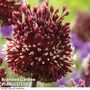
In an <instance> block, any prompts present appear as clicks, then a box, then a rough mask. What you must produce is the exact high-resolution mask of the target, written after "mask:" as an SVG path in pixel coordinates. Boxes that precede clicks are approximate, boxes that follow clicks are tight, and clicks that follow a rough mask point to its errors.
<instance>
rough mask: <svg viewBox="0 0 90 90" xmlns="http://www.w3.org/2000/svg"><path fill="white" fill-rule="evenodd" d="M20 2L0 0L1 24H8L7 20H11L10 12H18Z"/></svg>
mask: <svg viewBox="0 0 90 90" xmlns="http://www.w3.org/2000/svg"><path fill="white" fill-rule="evenodd" d="M21 1H22V0H19V1H17V0H0V20H2V21H3V24H7V23H8V19H9V18H12V11H14V10H20V6H21Z"/></svg>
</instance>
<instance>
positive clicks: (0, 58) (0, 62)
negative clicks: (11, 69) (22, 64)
mask: <svg viewBox="0 0 90 90" xmlns="http://www.w3.org/2000/svg"><path fill="white" fill-rule="evenodd" d="M2 62H3V59H2V57H1V56H0V65H1V64H2Z"/></svg>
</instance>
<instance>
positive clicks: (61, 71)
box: [6, 4, 72, 82]
mask: <svg viewBox="0 0 90 90" xmlns="http://www.w3.org/2000/svg"><path fill="white" fill-rule="evenodd" d="M23 11H24V17H25V19H24V20H23V21H22V22H21V21H19V18H18V17H19V15H20V13H18V12H14V13H13V19H14V22H15V25H16V26H15V28H14V34H13V35H14V40H12V39H10V38H7V39H8V41H9V42H8V44H7V50H6V52H7V55H6V56H7V59H6V61H7V63H8V66H9V67H10V68H11V69H12V70H13V71H14V72H15V73H17V74H19V75H23V76H25V77H28V76H29V77H31V78H35V79H37V80H39V81H42V82H53V81H56V80H57V79H59V78H61V77H62V76H65V75H66V74H67V73H68V72H70V71H71V69H70V67H71V66H72V60H71V51H72V49H71V44H70V36H69V33H70V29H69V23H65V24H62V21H63V18H64V16H67V15H68V14H69V11H66V10H64V11H63V12H62V15H61V16H60V15H59V10H58V9H56V10H54V8H53V6H50V8H48V4H46V5H45V6H43V7H42V8H40V7H34V9H33V10H32V11H31V12H30V11H29V10H28V9H27V8H26V7H25V8H23Z"/></svg>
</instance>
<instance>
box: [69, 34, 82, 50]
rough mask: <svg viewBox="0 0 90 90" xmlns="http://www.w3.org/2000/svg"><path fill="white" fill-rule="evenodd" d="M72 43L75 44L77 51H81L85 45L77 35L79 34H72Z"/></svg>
mask: <svg viewBox="0 0 90 90" xmlns="http://www.w3.org/2000/svg"><path fill="white" fill-rule="evenodd" d="M70 35H71V42H72V43H73V45H74V47H75V48H76V49H81V48H82V47H83V45H84V42H83V41H81V40H80V39H79V37H78V35H77V33H71V34H70Z"/></svg>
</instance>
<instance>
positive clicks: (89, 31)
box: [74, 11, 90, 41]
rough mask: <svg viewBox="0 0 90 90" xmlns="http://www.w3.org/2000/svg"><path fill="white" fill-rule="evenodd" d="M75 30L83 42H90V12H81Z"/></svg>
mask: <svg viewBox="0 0 90 90" xmlns="http://www.w3.org/2000/svg"><path fill="white" fill-rule="evenodd" d="M74 30H75V32H76V33H77V35H78V36H79V38H80V39H81V40H83V41H89V40H90V12H89V11H87V12H82V11H79V12H78V14H77V17H76V21H75V26H74Z"/></svg>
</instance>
